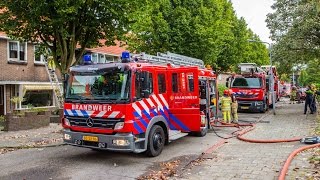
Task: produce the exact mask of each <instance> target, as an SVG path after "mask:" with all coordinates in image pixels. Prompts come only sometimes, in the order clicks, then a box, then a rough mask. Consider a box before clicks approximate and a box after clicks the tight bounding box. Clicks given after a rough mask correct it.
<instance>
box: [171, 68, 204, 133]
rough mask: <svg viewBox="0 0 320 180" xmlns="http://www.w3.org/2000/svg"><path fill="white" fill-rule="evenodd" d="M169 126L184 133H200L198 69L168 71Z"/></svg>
mask: <svg viewBox="0 0 320 180" xmlns="http://www.w3.org/2000/svg"><path fill="white" fill-rule="evenodd" d="M168 80H169V83H168V84H169V87H168V90H169V92H170V95H169V109H168V111H169V122H170V124H169V126H170V128H171V129H174V130H181V131H183V132H190V131H200V105H199V88H198V68H196V67H191V68H190V67H189V68H179V69H178V70H177V69H176V68H173V69H171V70H169V71H168Z"/></svg>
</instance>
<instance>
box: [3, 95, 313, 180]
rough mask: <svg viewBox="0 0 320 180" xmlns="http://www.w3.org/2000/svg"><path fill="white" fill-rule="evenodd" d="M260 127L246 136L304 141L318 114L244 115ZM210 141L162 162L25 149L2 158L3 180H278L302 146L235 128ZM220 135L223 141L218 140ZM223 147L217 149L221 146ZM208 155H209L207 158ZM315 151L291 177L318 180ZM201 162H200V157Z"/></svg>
mask: <svg viewBox="0 0 320 180" xmlns="http://www.w3.org/2000/svg"><path fill="white" fill-rule="evenodd" d="M256 121H259V122H258V123H257V127H256V129H255V130H253V131H252V132H250V133H248V135H246V137H248V138H252V139H279V138H280V139H287V138H292V137H297V136H299V137H305V136H308V135H310V134H311V133H312V129H314V128H315V127H316V124H315V116H314V115H307V116H306V115H303V104H294V105H290V104H289V103H288V101H282V102H279V103H278V104H277V115H276V116H273V115H272V111H269V112H267V113H265V114H263V113H239V123H250V122H252V123H254V122H256ZM214 129H215V131H213V130H210V131H209V132H208V134H207V135H206V136H205V137H202V138H201V137H193V136H186V137H183V138H181V139H178V140H175V141H173V142H171V143H170V144H169V145H167V146H165V149H164V151H163V152H162V154H160V155H159V156H158V157H154V158H150V157H147V156H145V154H133V153H116V152H108V151H94V150H91V149H86V148H79V147H73V146H66V145H64V146H57V147H47V148H31V149H21V150H16V151H12V152H7V153H4V154H1V155H0V169H1V174H0V179H3V180H7V179H32V180H33V179H59V180H60V179H106V178H108V179H137V178H138V179H151V178H153V179H161V178H162V179H167V178H173V179H208V177H209V179H230V180H231V179H232V180H233V179H276V178H277V177H278V175H279V172H280V170H281V168H282V165H283V162H284V161H285V160H286V158H287V157H288V155H289V154H290V153H291V152H292V151H293V150H295V149H296V148H298V147H301V146H303V144H301V143H300V142H290V143H271V144H255V143H247V142H243V141H239V140H238V139H236V138H231V139H227V140H226V142H227V143H223V144H220V145H218V144H219V143H220V142H221V141H224V139H222V138H221V137H228V136H230V134H231V133H232V132H234V130H235V128H214ZM217 135H219V137H218V136H217ZM217 145H218V146H217ZM204 152H206V153H205V155H206V156H207V157H206V158H203V156H201V154H203V153H204ZM311 152H312V151H307V152H303V153H301V154H300V155H299V156H297V157H296V158H295V160H294V161H293V164H292V165H291V166H290V170H289V173H288V177H292V178H293V177H302V178H303V177H306V175H308V174H309V177H313V176H315V175H316V174H314V173H317V172H316V170H314V167H315V166H314V167H313V166H312V165H311V164H309V163H308V161H307V159H308V157H311ZM199 157H201V158H199ZM262 177H263V178H262Z"/></svg>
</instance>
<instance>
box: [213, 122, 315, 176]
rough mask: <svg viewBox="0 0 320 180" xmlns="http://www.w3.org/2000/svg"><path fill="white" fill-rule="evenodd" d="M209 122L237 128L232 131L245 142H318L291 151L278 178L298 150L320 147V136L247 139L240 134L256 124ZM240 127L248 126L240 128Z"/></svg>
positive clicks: (214, 125)
mask: <svg viewBox="0 0 320 180" xmlns="http://www.w3.org/2000/svg"><path fill="white" fill-rule="evenodd" d="M218 122H219V123H220V125H217V123H218ZM210 124H211V126H212V127H236V128H239V130H238V131H240V132H238V131H235V132H233V133H236V132H238V133H237V135H236V137H237V139H239V140H241V141H245V142H250V143H281V142H294V141H300V140H303V141H304V142H305V143H310V144H311V143H318V144H314V145H308V146H304V147H301V148H299V149H296V150H295V151H293V152H292V153H291V154H290V155H289V157H288V158H287V160H286V162H285V164H284V165H283V168H282V170H281V173H280V176H279V180H284V179H285V176H286V173H287V171H288V168H289V165H290V163H291V161H292V160H293V158H294V157H295V156H296V155H297V154H298V153H299V152H302V151H304V150H306V149H311V148H315V147H320V137H310V138H301V137H294V138H290V139H249V138H244V137H242V136H243V135H245V134H246V133H248V132H250V131H252V130H254V129H255V126H256V124H251V123H250V124H234V123H225V122H222V121H220V120H215V121H214V122H212V123H210ZM241 127H248V128H244V129H241ZM233 133H232V134H233ZM232 137H233V136H229V137H228V138H232ZM228 138H225V139H228Z"/></svg>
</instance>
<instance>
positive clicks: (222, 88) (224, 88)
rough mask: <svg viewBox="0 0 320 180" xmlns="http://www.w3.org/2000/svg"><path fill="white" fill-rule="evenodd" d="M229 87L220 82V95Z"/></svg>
mask: <svg viewBox="0 0 320 180" xmlns="http://www.w3.org/2000/svg"><path fill="white" fill-rule="evenodd" d="M226 89H228V88H227V87H226V86H225V85H222V84H218V91H219V96H222V95H223V91H224V90H226Z"/></svg>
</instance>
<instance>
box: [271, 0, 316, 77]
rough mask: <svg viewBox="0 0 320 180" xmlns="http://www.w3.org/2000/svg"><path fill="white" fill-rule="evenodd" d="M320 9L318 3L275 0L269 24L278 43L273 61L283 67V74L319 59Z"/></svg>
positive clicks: (311, 0)
mask: <svg viewBox="0 0 320 180" xmlns="http://www.w3.org/2000/svg"><path fill="white" fill-rule="evenodd" d="M319 6H320V5H319V0H308V1H304V0H303V1H292V0H276V2H275V3H274V5H273V6H272V7H273V9H274V10H275V11H274V12H273V13H271V14H269V15H268V18H267V24H268V27H269V29H270V31H271V38H272V39H273V40H274V41H276V45H275V46H274V48H273V59H274V60H275V61H277V62H278V63H279V64H281V67H280V68H279V71H280V72H281V73H290V72H292V67H294V66H297V65H299V64H307V63H309V62H310V61H313V60H314V59H319V56H320V49H319V45H320V34H319V25H320V8H319Z"/></svg>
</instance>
